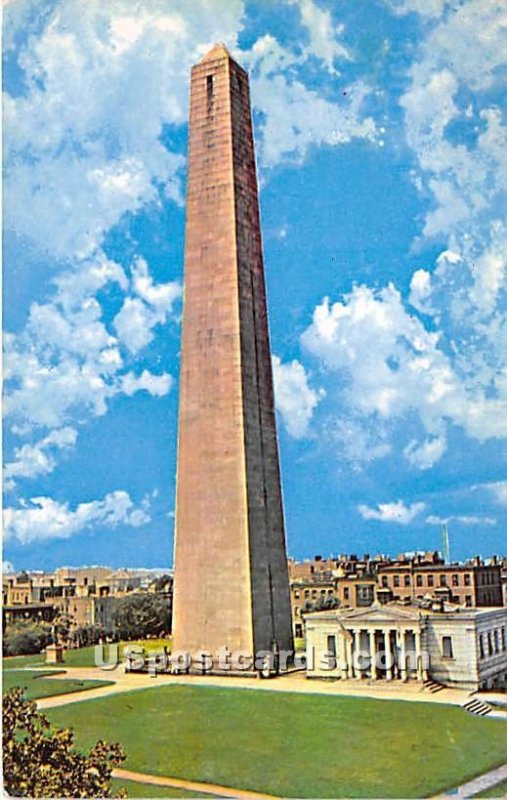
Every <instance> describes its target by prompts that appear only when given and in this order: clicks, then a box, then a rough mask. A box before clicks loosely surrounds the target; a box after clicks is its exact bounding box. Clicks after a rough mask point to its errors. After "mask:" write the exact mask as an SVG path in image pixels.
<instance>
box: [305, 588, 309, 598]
mask: <svg viewBox="0 0 507 800" xmlns="http://www.w3.org/2000/svg"><path fill="white" fill-rule="evenodd" d="M305 597H310V590H309V589H305Z"/></svg>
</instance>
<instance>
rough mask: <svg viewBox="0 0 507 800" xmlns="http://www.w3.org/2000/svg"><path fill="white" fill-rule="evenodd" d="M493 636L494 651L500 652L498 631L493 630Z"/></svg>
mask: <svg viewBox="0 0 507 800" xmlns="http://www.w3.org/2000/svg"><path fill="white" fill-rule="evenodd" d="M493 638H494V642H495V653H499V652H500V645H499V641H498V631H495V632H494V633H493Z"/></svg>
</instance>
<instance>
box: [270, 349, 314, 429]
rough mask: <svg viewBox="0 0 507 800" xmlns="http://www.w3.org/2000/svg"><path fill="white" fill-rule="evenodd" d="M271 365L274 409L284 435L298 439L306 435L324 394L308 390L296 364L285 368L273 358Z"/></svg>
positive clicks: (292, 362)
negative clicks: (277, 413) (287, 433)
mask: <svg viewBox="0 0 507 800" xmlns="http://www.w3.org/2000/svg"><path fill="white" fill-rule="evenodd" d="M272 362H273V381H274V389H275V401H276V407H277V409H278V411H279V412H280V414H281V415H282V419H283V421H284V425H285V427H286V428H287V431H288V432H289V433H290V435H291V436H294V438H296V439H298V438H300V437H302V436H305V435H306V434H307V433H308V428H309V425H310V422H311V419H312V415H313V412H314V409H315V408H316V406H317V405H318V404H319V402H320V400H321V398H322V397H323V395H324V392H323V391H322V390H321V389H319V390H315V389H312V388H311V386H310V385H309V383H308V375H307V374H306V372H305V369H304V367H303V365H302V364H300V363H299V361H297V360H294V361H291V362H289V363H286V364H284V363H282V361H281V360H280V358H279V357H278V356H276V355H274V356H273V358H272Z"/></svg>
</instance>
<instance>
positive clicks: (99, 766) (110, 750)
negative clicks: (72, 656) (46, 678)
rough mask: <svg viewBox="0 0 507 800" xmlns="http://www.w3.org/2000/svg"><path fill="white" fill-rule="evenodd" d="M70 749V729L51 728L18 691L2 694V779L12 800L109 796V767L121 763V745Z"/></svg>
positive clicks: (99, 742) (15, 689)
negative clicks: (87, 750) (84, 751)
mask: <svg viewBox="0 0 507 800" xmlns="http://www.w3.org/2000/svg"><path fill="white" fill-rule="evenodd" d="M73 745H74V734H73V732H72V730H71V729H70V728H62V729H55V728H52V727H51V724H50V722H49V720H48V719H47V717H45V716H44V714H41V713H39V712H38V711H37V706H36V704H35V703H34V702H33V700H26V699H25V697H24V694H23V690H22V689H20V688H19V687H15V688H14V689H11V691H10V692H8V694H6V695H5V697H4V700H3V775H4V787H5V790H6V792H7V793H8V795H9V796H10V797H111V796H112V795H111V788H110V778H111V774H112V771H113V768H114V767H117V766H118V765H119V764H121V763H122V761H124V760H125V753H124V752H123V750H122V748H121V747H120V745H119V744H106V742H103V741H98V742H97V744H96V745H95V746H94V747H92V749H91V750H90V752H89V753H83V752H81V751H78V750H75V749H74V746H73ZM116 796H117V797H124V796H125V794H124V793H123V792H120V794H118V795H116Z"/></svg>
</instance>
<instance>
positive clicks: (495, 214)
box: [3, 0, 507, 569]
mask: <svg viewBox="0 0 507 800" xmlns="http://www.w3.org/2000/svg"><path fill="white" fill-rule="evenodd" d="M504 15H505V4H504V3H502V2H500V0H492V2H490V3H486V4H485V3H483V2H482V0H468V1H467V2H466V3H462V4H458V5H456V4H455V3H450V2H447V0H435V1H434V2H426V3H424V2H421V1H420V0H372V2H370V3H364V4H357V3H352V2H350V1H349V0H338V2H335V1H333V2H331V0H285V2H279V3H276V4H269V3H262V2H256V1H254V2H249V3H246V2H243V1H242V0H236V2H230V1H229V0H227V1H226V0H214V2H211V3H210V2H204V0H195V2H192V3H187V4H180V3H175V2H172V1H171V0H155V2H153V3H149V4H148V3H147V4H146V5H145V6H144V4H143V3H140V4H138V5H136V6H135V7H133V5H132V3H131V2H129V1H128V0H112V2H111V3H108V4H99V3H93V2H92V3H89V4H86V6H84V5H83V4H82V3H80V2H78V0H48V2H45V3H43V4H42V6H41V5H40V4H39V5H37V4H35V5H34V4H30V3H8V4H7V5H6V7H5V9H4V56H5V65H4V72H3V76H4V90H5V100H4V109H5V114H4V137H5V149H4V166H5V179H4V198H5V218H4V264H5V269H4V293H5V303H4V324H5V329H6V336H5V349H6V352H5V358H4V369H5V378H6V380H5V402H4V415H5V427H4V460H5V465H6V466H5V472H4V482H5V487H4V488H5V496H4V554H3V557H4V560H6V561H8V562H11V563H12V564H13V565H14V567H15V568H16V569H21V568H28V567H29V566H30V565H38V566H39V567H42V568H45V569H52V568H54V567H55V566H57V565H59V564H62V563H89V562H96V561H99V562H105V563H111V564H118V565H121V564H122V562H123V561H124V560H125V561H126V562H128V563H132V564H139V565H141V564H142V565H148V566H155V565H156V564H158V563H165V562H168V563H171V561H172V550H173V525H174V508H175V497H174V476H175V467H176V421H177V396H178V380H179V349H180V333H181V327H180V315H181V292H182V269H183V245H184V242H183V232H184V213H185V207H184V199H185V181H186V146H187V134H188V125H187V117H188V71H189V67H190V65H191V64H192V63H194V62H195V61H196V60H198V58H199V57H200V56H202V55H203V54H204V53H205V52H206V50H207V49H209V47H210V46H211V45H212V44H213V43H214V42H215V41H217V40H222V41H224V43H225V44H226V45H227V47H228V48H229V49H230V50H231V52H232V54H233V55H234V57H235V58H237V59H238V61H239V62H240V63H242V64H244V65H245V67H246V68H247V69H248V71H249V73H250V76H251V90H252V99H253V106H254V125H255V137H256V147H257V152H258V166H259V174H260V189H261V192H260V204H261V217H262V228H263V240H264V251H265V265H266V279H267V289H268V305H269V312H270V332H271V344H272V349H273V353H274V362H273V365H274V377H275V393H276V404H277V414H278V428H279V445H280V455H281V467H282V479H283V494H284V505H285V517H286V530H287V538H288V549H289V552H290V553H291V554H293V555H294V556H295V557H296V558H303V557H305V556H311V555H313V554H315V553H319V552H321V553H323V554H326V553H331V552H333V553H339V552H349V553H350V552H359V553H364V552H370V553H373V552H379V551H384V552H387V553H391V554H394V555H395V554H396V553H398V552H402V551H413V550H440V549H441V526H442V524H443V523H444V522H447V525H448V528H449V533H450V539H451V556H452V557H453V558H455V559H459V560H463V559H464V558H467V557H472V556H473V555H475V554H476V553H477V552H479V553H481V554H483V555H484V556H488V555H489V554H493V553H495V552H499V551H501V549H502V547H505V544H504V543H505V540H506V531H507V464H506V457H505V441H506V439H507V407H506V382H505V356H504V354H502V342H503V341H504V337H505V333H504V331H505V328H504V325H505V318H506V316H507V315H506V310H507V302H506V275H507V269H506V261H507V257H506V252H507V247H506V242H507V226H506V224H505V209H506V196H505V188H504V187H505V184H506V180H505V158H504V155H505V152H506V151H507V147H506V142H505V139H506V136H505V133H506V131H505V125H504V123H503V121H502V110H503V108H504V105H505V75H506V73H505V70H504V69H502V65H503V64H504V60H505V49H506V44H505V30H506V28H505V24H504ZM478 30H481V31H484V32H485V33H484V37H478V36H477V31H478Z"/></svg>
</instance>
